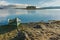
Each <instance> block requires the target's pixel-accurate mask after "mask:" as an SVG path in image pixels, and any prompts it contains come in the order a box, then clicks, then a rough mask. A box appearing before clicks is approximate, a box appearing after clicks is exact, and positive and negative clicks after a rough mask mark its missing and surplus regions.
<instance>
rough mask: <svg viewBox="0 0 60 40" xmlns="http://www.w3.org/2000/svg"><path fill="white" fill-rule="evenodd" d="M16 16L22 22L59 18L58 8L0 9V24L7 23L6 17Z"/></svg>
mask: <svg viewBox="0 0 60 40" xmlns="http://www.w3.org/2000/svg"><path fill="white" fill-rule="evenodd" d="M15 17H18V18H20V19H21V22H22V23H28V22H40V21H42V20H43V21H48V20H60V9H45V10H23V9H0V24H6V23H8V21H7V20H8V19H13V18H15Z"/></svg>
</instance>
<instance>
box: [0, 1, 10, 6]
mask: <svg viewBox="0 0 60 40" xmlns="http://www.w3.org/2000/svg"><path fill="white" fill-rule="evenodd" d="M9 4H10V3H8V2H7V1H0V5H9Z"/></svg>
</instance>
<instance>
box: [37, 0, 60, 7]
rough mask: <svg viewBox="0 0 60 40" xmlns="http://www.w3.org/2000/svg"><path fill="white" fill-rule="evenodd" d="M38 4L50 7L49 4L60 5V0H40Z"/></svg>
mask: <svg viewBox="0 0 60 40" xmlns="http://www.w3.org/2000/svg"><path fill="white" fill-rule="evenodd" d="M38 5H40V6H39V7H48V6H60V0H51V1H48V2H44V1H42V2H39V3H38Z"/></svg>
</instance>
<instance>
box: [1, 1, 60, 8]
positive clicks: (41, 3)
mask: <svg viewBox="0 0 60 40" xmlns="http://www.w3.org/2000/svg"><path fill="white" fill-rule="evenodd" d="M4 4H5V5H8V4H27V5H34V6H38V7H46V6H60V0H0V5H4Z"/></svg>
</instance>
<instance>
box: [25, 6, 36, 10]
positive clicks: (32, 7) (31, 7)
mask: <svg viewBox="0 0 60 40" xmlns="http://www.w3.org/2000/svg"><path fill="white" fill-rule="evenodd" d="M26 9H36V7H35V6H27V7H26Z"/></svg>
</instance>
